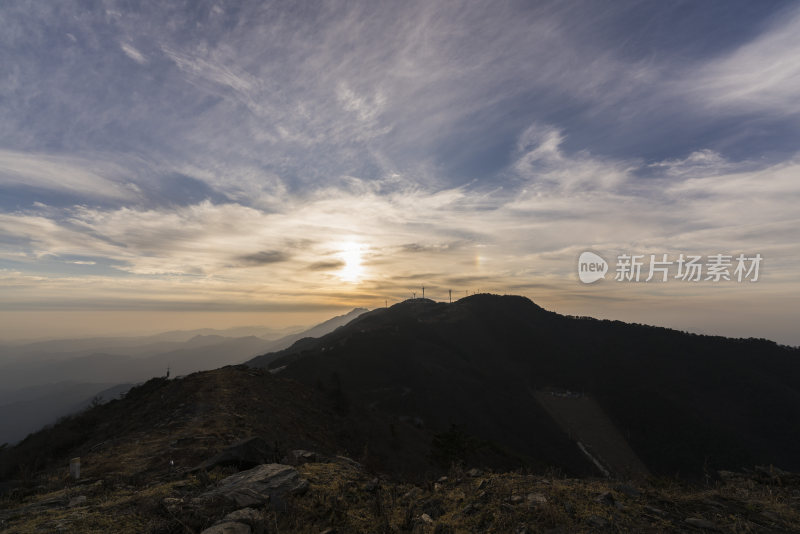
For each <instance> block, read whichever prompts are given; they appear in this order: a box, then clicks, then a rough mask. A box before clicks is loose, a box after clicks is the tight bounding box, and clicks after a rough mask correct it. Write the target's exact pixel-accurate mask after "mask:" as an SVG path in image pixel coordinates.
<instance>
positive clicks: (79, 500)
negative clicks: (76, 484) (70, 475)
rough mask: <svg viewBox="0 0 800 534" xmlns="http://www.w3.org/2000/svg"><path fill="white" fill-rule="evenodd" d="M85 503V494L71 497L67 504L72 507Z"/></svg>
mask: <svg viewBox="0 0 800 534" xmlns="http://www.w3.org/2000/svg"><path fill="white" fill-rule="evenodd" d="M85 504H86V495H78V496H77V497H73V498H71V499H70V500H69V504H68V505H67V506H69V507H70V508H73V507H75V506H83V505H85Z"/></svg>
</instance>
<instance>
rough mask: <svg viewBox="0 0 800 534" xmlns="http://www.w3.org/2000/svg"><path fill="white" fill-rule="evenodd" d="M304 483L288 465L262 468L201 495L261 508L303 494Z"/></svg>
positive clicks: (224, 480) (243, 505)
mask: <svg viewBox="0 0 800 534" xmlns="http://www.w3.org/2000/svg"><path fill="white" fill-rule="evenodd" d="M307 489H308V481H307V480H305V479H304V478H302V477H301V476H300V474H299V473H298V472H297V470H296V469H295V468H293V467H291V466H289V465H283V464H264V465H259V466H258V467H254V468H253V469H248V470H247V471H241V472H239V473H236V474H235V475H231V476H229V477H227V478H224V479H222V480H221V481H219V483H218V484H217V487H216V488H214V489H212V490H211V491H207V492H206V493H204V494H203V495H202V497H203V498H204V499H216V498H221V499H225V500H227V501H230V502H232V503H235V504H236V505H237V506H239V507H246V506H261V505H264V504H266V503H268V502H271V501H275V500H282V499H283V498H284V496H287V495H295V494H302V493H305V492H306V490H307Z"/></svg>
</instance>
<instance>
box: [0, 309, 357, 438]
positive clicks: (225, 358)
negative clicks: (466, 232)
mask: <svg viewBox="0 0 800 534" xmlns="http://www.w3.org/2000/svg"><path fill="white" fill-rule="evenodd" d="M365 311H367V310H365V309H363V308H358V309H354V310H352V311H350V312H349V313H347V314H345V315H341V316H338V317H334V318H332V319H329V320H327V321H325V322H324V323H321V324H318V325H316V326H314V327H312V328H310V329H308V330H301V331H299V332H298V331H297V330H298V329H297V328H295V329H290V330H288V331H287V330H276V329H270V328H266V327H239V328H231V329H225V330H214V329H208V328H207V329H200V330H190V331H171V332H165V333H162V334H157V335H153V336H142V337H117V338H111V337H108V338H86V339H63V340H48V341H37V342H30V343H18V344H14V345H5V346H0V444H2V443H5V442H8V443H14V442H16V441H18V440H20V439H22V438H24V437H25V436H26V435H27V434H28V433H30V432H32V431H34V430H38V429H39V428H41V427H42V426H43V425H45V424H48V423H52V422H54V421H55V420H56V418H58V417H60V416H63V415H67V414H70V413H74V412H76V411H79V410H81V409H83V408H85V407H86V406H88V405H89V404H90V403H91V402H92V400H93V399H95V398H97V400H100V401H108V400H110V399H111V398H116V397H117V396H119V394H120V393H124V392H125V391H127V390H128V389H129V388H130V387H131V385H133V384H136V383H139V382H143V381H145V380H148V379H150V378H153V377H156V376H164V375H165V374H166V371H167V369H168V368H169V369H170V371H171V374H172V376H173V377H174V376H176V375H186V374H189V373H193V372H196V371H201V370H206V369H215V368H218V367H222V366H224V365H231V364H239V363H241V362H243V361H245V360H247V359H248V358H250V357H252V356H253V355H255V354H259V353H262V352H264V351H271V350H279V349H283V348H285V347H288V346H289V345H291V344H292V343H294V342H295V341H297V340H298V339H300V338H303V337H307V336H321V335H323V334H326V333H328V332H330V331H332V330H334V329H335V328H337V327H339V326H341V325H343V324H346V323H347V322H349V321H351V320H352V319H354V318H356V317H358V316H359V315H360V314H362V313H364V312H365Z"/></svg>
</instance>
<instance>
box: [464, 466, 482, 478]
mask: <svg viewBox="0 0 800 534" xmlns="http://www.w3.org/2000/svg"><path fill="white" fill-rule="evenodd" d="M481 475H483V471H481V470H480V469H478V468H477V467H473V468H472V469H470V470H469V471H467V476H471V477H473V478H474V477H479V476H481Z"/></svg>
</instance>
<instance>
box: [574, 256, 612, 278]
mask: <svg viewBox="0 0 800 534" xmlns="http://www.w3.org/2000/svg"><path fill="white" fill-rule="evenodd" d="M607 272H608V262H606V260H604V259H603V258H601V257H600V256H598V255H597V254H595V253H594V252H590V251H588V250H587V251H586V252H582V253H581V255H580V257H578V278H580V280H581V282H583V283H584V284H591V283H593V282H597V281H598V280H601V279H602V278H605V276H606V273H607Z"/></svg>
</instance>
